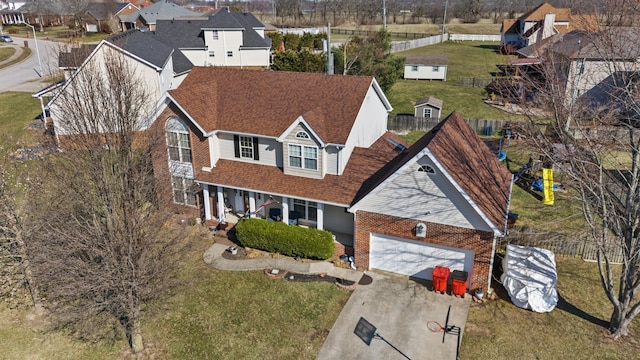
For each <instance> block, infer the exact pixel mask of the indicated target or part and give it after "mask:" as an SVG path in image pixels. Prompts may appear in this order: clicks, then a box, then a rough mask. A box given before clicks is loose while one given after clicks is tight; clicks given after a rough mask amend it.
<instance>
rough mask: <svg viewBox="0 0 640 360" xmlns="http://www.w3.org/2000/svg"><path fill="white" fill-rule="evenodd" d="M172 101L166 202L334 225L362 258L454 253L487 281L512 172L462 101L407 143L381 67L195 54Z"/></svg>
mask: <svg viewBox="0 0 640 360" xmlns="http://www.w3.org/2000/svg"><path fill="white" fill-rule="evenodd" d="M265 89H268V91H265ZM202 94H206V96H202ZM164 104H165V105H164V109H163V110H162V112H161V114H160V116H159V117H158V118H157V119H156V121H155V124H154V126H155V127H156V128H161V129H164V130H165V133H166V140H167V147H166V148H164V149H160V150H159V151H161V152H164V154H156V155H155V156H154V159H155V161H154V173H155V174H156V176H157V178H158V189H159V190H158V191H162V192H166V193H171V194H173V204H170V206H172V207H175V208H176V209H179V210H180V211H182V212H186V213H191V214H193V215H196V216H200V214H203V215H202V216H203V218H204V219H205V220H206V221H208V222H212V221H216V222H217V221H221V222H222V221H227V222H232V223H233V222H236V221H238V217H239V216H240V215H239V214H243V215H245V216H247V215H248V216H251V217H255V216H257V217H262V218H270V219H272V220H275V221H283V222H285V223H289V224H298V225H304V226H311V227H316V228H319V229H324V230H327V231H330V232H332V233H333V234H334V236H335V239H336V249H337V250H336V252H337V253H339V254H342V253H344V252H347V253H352V254H354V255H355V258H356V265H357V266H358V267H359V268H361V269H370V268H377V269H381V270H386V271H393V272H398V273H403V274H407V275H410V276H415V277H418V278H424V279H430V278H431V271H432V270H433V266H435V265H445V266H449V267H451V268H452V269H458V270H465V271H468V272H469V274H471V276H470V281H469V286H470V287H472V288H478V287H479V288H484V289H486V287H487V286H489V283H490V277H489V274H490V273H491V266H492V259H493V252H494V248H495V240H496V237H497V236H503V235H504V231H505V226H506V213H507V209H508V204H509V194H510V190H511V173H510V172H509V171H508V170H507V169H506V168H504V166H503V165H502V164H501V163H500V162H499V161H498V160H497V159H496V157H495V154H493V153H492V152H491V151H490V150H489V149H488V148H487V147H486V145H485V144H484V143H483V142H482V140H480V139H479V138H478V137H477V135H476V134H475V133H474V132H473V131H472V130H471V129H470V128H469V127H468V126H467V125H466V123H465V122H464V121H463V120H462V119H461V118H460V116H459V115H458V114H455V113H454V114H452V115H450V116H449V117H448V118H447V119H445V120H444V121H443V122H441V123H440V124H439V125H438V126H436V128H434V129H433V130H432V131H430V132H429V133H428V134H427V135H425V136H424V137H423V138H422V139H420V140H418V141H417V142H416V144H414V145H413V146H411V147H409V148H407V147H406V146H405V145H404V144H403V141H402V140H401V139H399V138H398V137H397V136H395V135H394V134H392V133H390V132H388V131H387V130H386V121H387V113H388V112H389V111H390V110H391V106H390V104H389V102H388V100H387V99H386V97H385V95H384V93H383V92H382V90H381V89H380V87H379V85H378V83H377V82H376V81H375V79H374V78H371V77H364V76H340V75H325V74H312V73H293V72H272V71H247V70H240V69H231V68H223V67H194V68H193V69H192V71H191V72H190V74H189V75H188V76H187V78H186V79H185V80H184V81H183V82H182V84H181V85H180V87H178V88H177V89H175V90H171V91H169V92H168V94H167V97H166V99H165V102H164ZM159 159H162V160H159ZM164 159H166V160H164ZM418 225H420V226H418ZM418 228H419V229H424V232H423V231H422V230H420V231H419V232H418V233H416V232H415V230H416V229H418ZM392 255H393V256H392Z"/></svg>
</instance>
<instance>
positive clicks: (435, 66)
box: [404, 55, 449, 81]
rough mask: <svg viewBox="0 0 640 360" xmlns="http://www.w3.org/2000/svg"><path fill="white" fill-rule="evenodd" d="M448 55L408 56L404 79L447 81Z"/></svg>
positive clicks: (405, 63)
mask: <svg viewBox="0 0 640 360" xmlns="http://www.w3.org/2000/svg"><path fill="white" fill-rule="evenodd" d="M448 62H449V59H448V58H447V56H446V55H408V56H407V58H406V59H405V61H404V78H405V79H416V80H442V81H447V64H448Z"/></svg>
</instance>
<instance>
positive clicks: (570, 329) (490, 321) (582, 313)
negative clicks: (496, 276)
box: [461, 257, 640, 360]
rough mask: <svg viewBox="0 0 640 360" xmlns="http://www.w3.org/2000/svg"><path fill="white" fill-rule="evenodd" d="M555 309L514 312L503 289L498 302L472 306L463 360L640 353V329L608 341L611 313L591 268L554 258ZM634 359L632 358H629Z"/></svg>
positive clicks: (635, 327)
mask: <svg viewBox="0 0 640 360" xmlns="http://www.w3.org/2000/svg"><path fill="white" fill-rule="evenodd" d="M556 262H557V270H558V293H559V296H560V300H559V302H558V305H557V307H556V308H555V309H554V310H553V311H551V312H549V313H542V314H540V313H534V312H531V311H529V310H524V309H520V308H518V307H516V306H515V305H513V304H512V303H511V301H510V300H509V297H508V295H507V294H506V293H505V292H504V290H503V289H502V287H501V286H498V287H497V288H496V293H497V294H498V295H500V299H499V300H496V301H491V302H487V303H485V304H483V305H480V306H478V305H476V304H473V303H472V306H471V309H470V310H469V317H468V318H467V325H466V328H465V333H464V337H463V339H462V349H461V358H462V359H496V360H499V359H505V360H507V359H631V358H637V356H638V351H640V341H639V340H638V337H637V335H638V334H639V332H640V323H639V322H638V320H637V319H636V320H635V321H634V323H633V324H632V332H633V334H634V335H632V336H630V337H629V338H627V339H623V340H620V341H612V340H611V339H609V338H608V337H607V336H606V334H607V330H606V323H608V320H609V317H610V316H611V311H612V307H611V305H610V303H609V301H608V300H607V298H606V297H605V295H604V292H603V290H602V288H601V286H600V280H599V278H598V273H597V268H596V266H595V264H594V263H588V262H584V261H582V260H579V259H573V258H562V257H560V258H558V257H557V258H556ZM633 354H636V355H633Z"/></svg>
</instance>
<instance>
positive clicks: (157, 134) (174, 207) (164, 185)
mask: <svg viewBox="0 0 640 360" xmlns="http://www.w3.org/2000/svg"><path fill="white" fill-rule="evenodd" d="M172 116H176V117H179V118H181V119H182V121H184V123H185V124H186V125H187V126H188V127H189V140H190V142H191V158H192V161H193V169H194V172H196V170H197V169H199V168H202V166H208V165H207V163H208V159H209V153H208V151H209V147H208V145H207V142H206V139H204V140H203V139H200V138H199V137H198V135H196V132H195V131H194V129H193V124H191V122H190V121H189V120H188V119H186V118H184V116H182V113H181V112H180V110H178V109H177V108H175V106H173V104H171V105H169V106H167V107H166V108H165V109H164V111H163V112H162V113H161V114H160V115H159V116H158V118H157V120H156V121H155V122H154V124H153V125H152V126H151V128H150V129H149V130H147V131H148V132H149V133H150V137H151V138H154V139H157V144H156V146H154V147H153V154H152V158H153V173H154V177H155V178H156V193H157V196H158V202H159V204H160V206H161V207H163V208H164V209H165V210H168V211H172V212H175V213H179V214H183V215H187V216H192V217H199V218H202V219H204V216H203V206H202V203H203V199H202V195H203V194H202V190H200V191H198V193H197V194H196V203H197V206H195V207H194V206H186V205H180V204H176V203H174V202H173V190H172V188H171V175H170V174H169V164H168V161H169V160H168V159H169V158H168V149H167V142H166V139H165V134H164V127H165V124H166V123H167V120H168V119H169V118H170V117H172ZM202 159H206V161H207V163H205V162H204V161H203V160H202Z"/></svg>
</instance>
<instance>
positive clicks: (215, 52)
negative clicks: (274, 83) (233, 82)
mask: <svg viewBox="0 0 640 360" xmlns="http://www.w3.org/2000/svg"><path fill="white" fill-rule="evenodd" d="M264 29H265V25H264V24H263V23H262V22H260V21H259V20H258V19H257V18H256V17H255V16H253V15H252V14H251V13H246V12H230V11H229V10H228V9H222V10H220V11H218V12H217V13H216V14H214V15H212V16H210V17H208V18H186V19H175V20H159V21H158V23H157V26H156V31H155V33H156V35H157V36H159V37H161V38H162V39H164V41H165V42H167V43H169V44H171V45H172V46H174V47H176V48H178V49H180V51H181V52H182V53H183V54H184V55H185V56H186V57H187V58H188V59H189V60H190V61H191V63H193V64H194V65H195V66H229V67H236V68H268V67H269V63H270V58H269V56H270V50H271V39H270V38H269V37H265V34H264Z"/></svg>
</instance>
